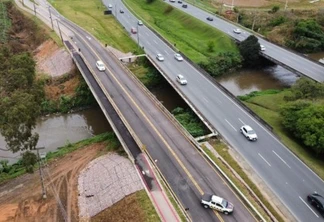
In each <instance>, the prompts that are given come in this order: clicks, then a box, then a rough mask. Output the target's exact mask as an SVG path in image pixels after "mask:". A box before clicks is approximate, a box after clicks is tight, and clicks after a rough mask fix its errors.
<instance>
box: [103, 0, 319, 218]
mask: <svg viewBox="0 0 324 222" xmlns="http://www.w3.org/2000/svg"><path fill="white" fill-rule="evenodd" d="M109 3H110V4H111V3H112V4H113V7H117V9H118V10H113V12H117V13H118V14H117V19H118V20H119V21H120V23H121V24H122V25H123V26H124V27H125V29H126V30H128V31H130V29H131V27H136V28H138V29H139V43H140V45H141V46H144V49H145V52H146V53H147V54H148V55H149V56H151V57H152V58H155V56H156V54H157V53H162V54H163V55H164V58H165V61H163V62H158V61H157V60H155V61H156V62H157V63H158V64H159V67H160V69H161V70H162V71H163V72H164V74H165V75H167V76H168V77H169V78H170V79H171V80H173V83H172V84H173V85H176V84H177V83H176V81H175V77H176V75H177V74H183V75H184V76H185V78H186V79H187V80H188V85H186V86H179V85H178V86H177V88H179V90H180V92H181V93H182V94H184V95H185V96H186V97H187V98H188V99H189V101H190V103H191V104H193V105H194V107H197V108H198V109H199V111H200V112H201V113H202V114H203V116H204V117H205V118H206V119H207V120H208V121H209V122H210V123H211V124H212V125H213V126H214V127H215V128H216V129H217V130H218V131H219V132H220V133H221V135H222V136H223V137H224V138H225V139H226V140H227V141H228V142H229V143H230V145H231V146H232V147H233V148H234V149H235V150H236V151H237V152H239V153H240V154H241V155H242V156H243V157H244V158H245V160H246V161H247V162H248V163H249V164H250V165H251V166H252V167H253V169H254V170H255V171H256V173H257V174H258V175H259V176H260V177H261V178H262V179H263V180H264V181H265V182H266V184H267V185H268V186H269V187H270V189H271V190H272V191H273V192H274V193H275V194H276V196H277V198H278V199H279V200H281V202H282V203H283V204H284V205H285V206H286V207H287V208H288V209H289V210H290V211H291V212H292V214H293V215H294V216H295V217H296V219H297V220H298V221H322V218H321V216H320V215H319V213H318V212H317V211H315V210H314V208H312V207H311V206H310V205H309V204H308V203H307V199H306V196H307V194H309V193H312V192H314V191H316V192H318V193H321V194H324V183H323V180H321V179H320V178H319V177H318V176H317V175H316V174H315V173H314V172H313V171H311V170H310V169H309V168H308V167H307V166H306V165H304V164H303V163H302V162H301V161H300V160H299V159H298V158H296V156H295V155H293V154H292V153H291V152H290V151H289V150H288V149H287V148H286V147H285V146H284V145H283V144H282V143H281V142H280V141H279V140H278V139H277V138H276V137H275V136H274V135H273V134H272V133H271V132H270V131H268V130H267V129H266V128H264V126H262V125H261V124H260V123H259V122H258V121H256V120H255V119H254V118H253V117H252V116H251V115H250V114H248V113H247V112H246V111H245V110H243V109H242V108H241V107H240V106H239V105H238V104H236V103H235V102H234V101H233V100H232V99H231V98H229V97H228V96H227V95H226V94H225V93H224V92H223V91H221V90H220V89H219V88H218V87H216V86H215V85H214V84H213V83H211V82H210V81H209V80H208V79H207V78H206V77H205V76H204V75H203V74H201V73H200V72H198V71H197V70H196V69H195V68H194V67H192V66H191V65H190V64H189V63H188V62H186V61H183V62H178V61H176V60H175V59H174V53H175V52H174V51H173V50H172V49H171V48H170V47H169V46H168V45H166V44H165V43H164V42H163V41H162V40H161V39H159V38H158V37H157V36H156V35H154V34H153V32H152V31H150V30H149V29H148V28H147V27H145V26H137V20H138V19H137V18H135V17H134V16H133V15H132V14H131V13H130V12H129V11H128V10H127V9H126V7H125V6H124V5H123V3H122V2H120V1H115V2H114V1H112V0H111V1H107V0H104V4H105V5H108V4H109ZM173 5H174V6H176V7H180V4H177V3H174V4H173ZM121 7H122V8H123V9H124V11H125V13H123V14H120V13H119V8H121ZM189 9H190V10H192V11H188V12H191V13H193V15H195V16H197V15H200V13H202V16H203V18H202V20H204V21H205V22H207V21H206V17H207V14H206V15H204V13H205V12H200V11H199V9H197V10H194V9H193V6H191V5H189V6H188V9H185V10H189ZM212 23H213V24H217V23H218V20H216V21H215V20H214V22H212ZM227 26H228V27H227ZM226 27H227V32H228V33H229V34H230V35H234V33H232V30H233V28H234V27H233V26H232V25H228V24H226ZM130 35H131V36H132V38H133V39H134V41H137V40H138V38H137V35H136V34H130ZM245 35H246V36H247V35H248V34H244V33H242V34H241V35H239V36H238V38H240V39H241V40H242V39H243V38H245ZM261 44H263V42H261ZM264 45H265V46H266V47H267V51H269V52H270V51H271V49H270V48H271V47H272V46H271V47H270V46H269V45H267V44H264ZM280 50H281V49H280ZM306 67H307V66H306ZM244 124H248V125H250V126H251V127H252V128H253V129H254V130H255V131H256V132H257V134H258V138H259V139H258V141H257V142H249V141H247V140H246V139H245V138H244V137H243V136H242V135H241V134H240V132H239V128H240V127H241V126H242V125H244ZM193 161H194V162H195V161H196V160H193ZM192 164H193V163H192Z"/></svg>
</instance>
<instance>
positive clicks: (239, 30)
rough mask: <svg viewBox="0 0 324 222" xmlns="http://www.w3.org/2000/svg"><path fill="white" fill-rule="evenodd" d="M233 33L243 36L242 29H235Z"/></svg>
mask: <svg viewBox="0 0 324 222" xmlns="http://www.w3.org/2000/svg"><path fill="white" fill-rule="evenodd" d="M233 32H234V33H236V34H241V32H242V31H241V29H234V30H233Z"/></svg>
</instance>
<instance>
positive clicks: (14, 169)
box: [0, 133, 125, 184]
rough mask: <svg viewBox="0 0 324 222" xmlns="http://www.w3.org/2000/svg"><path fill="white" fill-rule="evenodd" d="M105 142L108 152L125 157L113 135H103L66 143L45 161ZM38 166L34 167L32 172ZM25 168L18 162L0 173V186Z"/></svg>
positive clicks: (18, 174)
mask: <svg viewBox="0 0 324 222" xmlns="http://www.w3.org/2000/svg"><path fill="white" fill-rule="evenodd" d="M101 142H105V143H106V149H107V150H108V151H116V152H117V153H118V154H121V155H125V151H124V150H123V149H122V148H121V146H120V144H119V141H118V139H117V138H116V136H115V134H114V133H103V134H100V135H97V136H94V137H91V138H89V139H85V140H82V141H80V142H77V143H73V144H71V143H68V144H66V145H65V146H63V147H60V148H58V150H56V151H54V152H49V153H47V155H46V159H47V161H51V160H52V159H54V158H58V157H61V156H64V155H65V154H67V153H71V152H73V151H74V150H77V149H80V148H82V147H85V146H88V145H90V144H94V143H101ZM37 167H38V165H37V164H36V165H35V168H34V170H36V168H37ZM25 173H26V171H25V168H24V167H23V166H22V165H21V164H20V162H18V163H16V164H13V165H11V166H10V171H9V173H1V174H0V184H2V183H4V182H6V181H8V180H10V179H14V178H16V177H18V176H21V175H23V174H25Z"/></svg>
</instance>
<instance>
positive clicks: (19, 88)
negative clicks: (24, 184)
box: [0, 47, 44, 152]
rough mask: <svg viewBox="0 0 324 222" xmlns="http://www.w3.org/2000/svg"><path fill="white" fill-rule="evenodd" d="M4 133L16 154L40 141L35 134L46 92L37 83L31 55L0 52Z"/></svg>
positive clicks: (0, 120) (0, 111)
mask: <svg viewBox="0 0 324 222" xmlns="http://www.w3.org/2000/svg"><path fill="white" fill-rule="evenodd" d="M0 64H1V65H0V66H1V69H0V95H1V97H0V133H1V134H2V135H3V136H4V137H5V141H6V143H7V148H9V149H10V150H12V151H13V152H17V151H19V150H31V149H33V148H35V146H36V144H37V142H38V134H37V133H33V129H34V128H35V125H36V118H37V117H38V116H39V114H40V109H41V102H42V100H43V98H44V91H43V89H42V87H41V85H40V84H39V83H38V82H36V81H35V75H36V74H35V62H34V60H33V58H32V56H31V55H30V54H29V53H18V54H12V53H11V52H10V49H8V48H6V47H2V48H1V49H0Z"/></svg>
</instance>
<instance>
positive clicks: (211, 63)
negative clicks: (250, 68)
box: [199, 52, 241, 76]
mask: <svg viewBox="0 0 324 222" xmlns="http://www.w3.org/2000/svg"><path fill="white" fill-rule="evenodd" d="M199 65H200V67H202V68H203V69H204V70H206V71H207V72H208V73H209V74H210V75H212V76H219V75H222V74H224V73H225V72H228V71H229V70H232V69H235V68H237V67H240V66H241V56H240V55H239V54H238V53H233V52H221V53H218V54H217V55H216V56H215V57H210V58H209V59H208V62H207V63H200V64H199Z"/></svg>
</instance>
